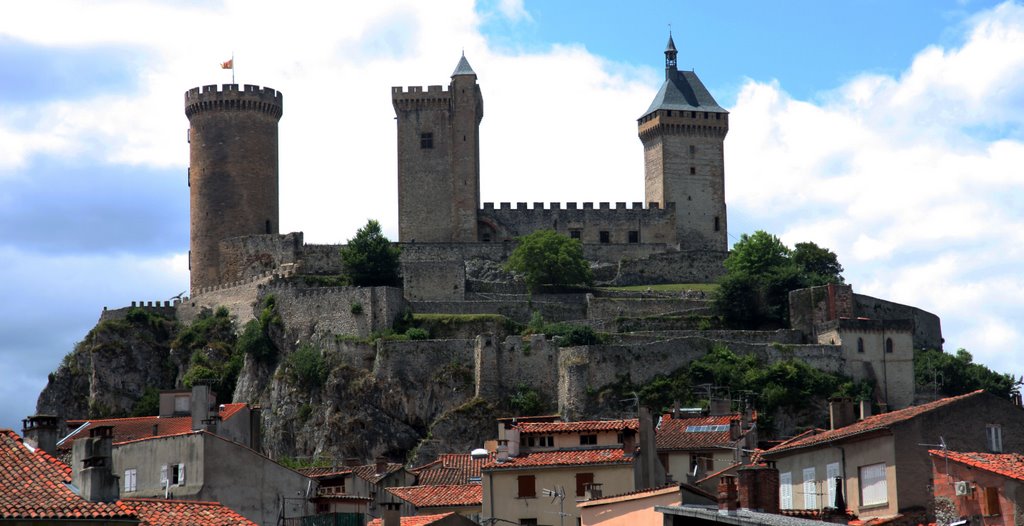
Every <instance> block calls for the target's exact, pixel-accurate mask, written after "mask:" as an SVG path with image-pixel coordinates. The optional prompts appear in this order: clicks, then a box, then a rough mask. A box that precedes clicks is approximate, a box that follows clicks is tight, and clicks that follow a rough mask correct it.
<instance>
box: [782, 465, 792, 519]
mask: <svg viewBox="0 0 1024 526" xmlns="http://www.w3.org/2000/svg"><path fill="white" fill-rule="evenodd" d="M779 508H781V509H784V510H791V509H793V474H792V473H789V472H786V473H782V474H780V475H779Z"/></svg>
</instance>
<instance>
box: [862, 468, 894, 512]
mask: <svg viewBox="0 0 1024 526" xmlns="http://www.w3.org/2000/svg"><path fill="white" fill-rule="evenodd" d="M858 472H859V476H860V505H861V506H873V505H875V504H885V503H886V502H888V501H889V492H888V489H887V481H886V475H885V464H884V463H882V464H872V465H870V466H861V468H860V469H859V470H858Z"/></svg>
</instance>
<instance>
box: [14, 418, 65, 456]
mask: <svg viewBox="0 0 1024 526" xmlns="http://www.w3.org/2000/svg"><path fill="white" fill-rule="evenodd" d="M59 421H60V419H59V418H57V416H56V415H32V416H30V417H28V418H26V419H24V420H22V421H21V436H22V437H24V438H25V443H26V444H28V445H30V446H32V447H34V448H36V449H42V450H43V451H45V452H47V453H49V454H51V455H53V454H55V453H56V452H57V423H58V422H59Z"/></svg>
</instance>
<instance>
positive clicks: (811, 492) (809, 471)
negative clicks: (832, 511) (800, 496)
mask: <svg viewBox="0 0 1024 526" xmlns="http://www.w3.org/2000/svg"><path fill="white" fill-rule="evenodd" d="M816 492H817V491H816V487H815V484H814V468H804V509H805V510H816V509H818V498H817V495H815V493H816Z"/></svg>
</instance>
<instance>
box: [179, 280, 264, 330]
mask: <svg viewBox="0 0 1024 526" xmlns="http://www.w3.org/2000/svg"><path fill="white" fill-rule="evenodd" d="M280 278H281V275H280V274H263V275H260V276H254V277H251V278H249V279H245V280H240V281H235V282H231V283H224V284H221V285H217V286H214V287H206V288H202V289H198V290H196V291H193V294H192V297H191V298H185V299H183V300H182V301H181V303H179V304H178V308H177V316H178V321H180V322H182V323H186V324H188V323H192V321H194V320H195V318H196V316H198V315H199V313H200V312H202V311H203V309H209V310H214V309H216V308H217V307H225V308H227V309H228V311H229V312H230V313H231V316H232V317H233V318H234V319H235V323H236V324H237V326H238V328H239V330H241V328H242V327H243V326H244V325H245V324H246V323H248V322H249V320H252V319H253V306H254V305H255V304H256V297H257V296H258V295H259V289H260V286H261V285H263V284H265V283H269V282H271V281H273V280H275V279H280Z"/></svg>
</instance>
